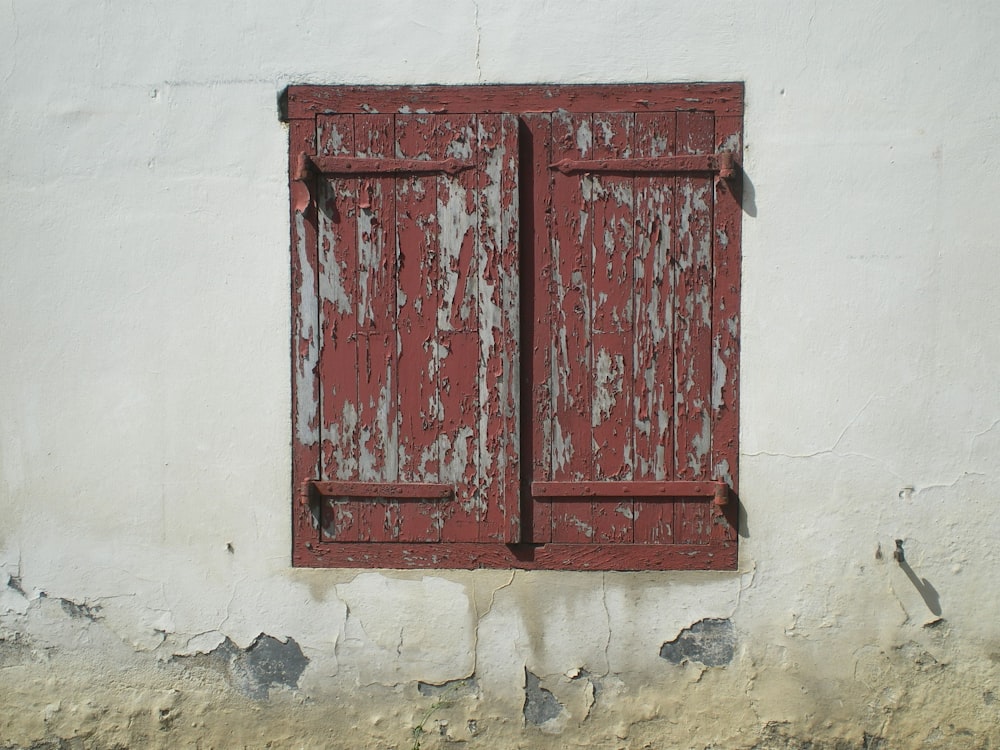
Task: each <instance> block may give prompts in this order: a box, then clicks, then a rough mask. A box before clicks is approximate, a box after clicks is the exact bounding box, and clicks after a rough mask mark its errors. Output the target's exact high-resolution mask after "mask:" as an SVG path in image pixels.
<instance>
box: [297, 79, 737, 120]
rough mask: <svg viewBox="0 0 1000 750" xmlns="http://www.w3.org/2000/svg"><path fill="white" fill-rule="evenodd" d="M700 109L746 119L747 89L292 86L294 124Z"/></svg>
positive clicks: (691, 85)
mask: <svg viewBox="0 0 1000 750" xmlns="http://www.w3.org/2000/svg"><path fill="white" fill-rule="evenodd" d="M609 101H614V103H615V108H616V109H618V110H619V111H635V112H667V111H670V112H672V111H677V110H689V109H699V110H702V111H708V112H715V113H717V114H730V115H736V116H742V114H743V84H742V83H738V82H736V83H669V84H656V83H653V84H627V85H619V86H613V87H612V86H592V85H582V86H573V85H570V86H554V85H545V84H542V85H499V86H398V87H394V86H386V87H375V86H289V87H288V89H287V114H286V118H287V119H289V120H293V119H297V118H311V117H314V116H315V115H317V114H323V113H331V112H339V113H358V114H360V113H362V112H420V111H425V112H429V113H439V114H440V113H444V112H449V113H468V114H485V113H508V112H514V113H522V114H528V113H535V112H555V111H557V110H565V111H568V112H588V113H589V112H601V111H607V109H608V103H609Z"/></svg>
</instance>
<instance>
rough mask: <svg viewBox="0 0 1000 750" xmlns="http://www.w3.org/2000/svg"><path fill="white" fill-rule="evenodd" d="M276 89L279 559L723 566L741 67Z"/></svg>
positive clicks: (728, 519)
mask: <svg viewBox="0 0 1000 750" xmlns="http://www.w3.org/2000/svg"><path fill="white" fill-rule="evenodd" d="M287 105H288V109H287V117H288V121H289V127H290V141H289V147H290V152H289V157H290V174H289V177H290V185H291V187H290V190H291V225H292V261H291V263H292V306H293V321H292V342H293V360H294V362H293V382H292V399H293V406H292V411H293V414H292V416H293V424H294V436H293V451H292V458H293V466H292V476H293V483H294V485H295V487H296V489H297V492H298V494H297V497H296V501H295V503H296V504H295V513H294V518H293V561H294V563H295V564H297V565H318V566H362V567H373V566H375V567H406V568H414V567H470V568H474V567H521V568H546V569H602V570H637V569H679V568H693V569H720V570H721V569H735V567H736V562H737V545H736V541H737V539H736V523H737V520H738V512H737V507H736V503H735V502H734V500H735V492H736V490H737V486H736V479H737V477H736V473H737V471H736V470H737V458H738V447H737V443H738V403H737V398H738V387H737V386H738V369H739V368H738V329H739V282H740V278H739V262H740V255H739V244H740V243H739V240H740V206H739V186H740V178H739V170H738V166H736V161H735V160H736V158H737V157H738V156H739V154H740V151H741V132H742V111H743V88H742V85H741V84H678V85H661V84H649V85H628V86H608V87H603V86H564V87H559V86H481V87H456V88H451V87H437V86H428V87H400V88H393V87H387V88H381V87H376V88H367V87H352V86H334V87H313V86H302V87H292V88H290V89H289V96H288V102H287ZM519 246H520V248H521V250H519ZM521 454H523V456H524V459H523V460H524V462H525V464H522V463H521V459H520V456H521Z"/></svg>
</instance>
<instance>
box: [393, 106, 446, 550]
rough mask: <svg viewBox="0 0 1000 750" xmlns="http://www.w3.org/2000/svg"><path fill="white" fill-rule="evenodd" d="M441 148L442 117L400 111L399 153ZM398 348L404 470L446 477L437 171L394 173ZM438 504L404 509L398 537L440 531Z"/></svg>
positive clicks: (427, 155) (426, 154)
mask: <svg viewBox="0 0 1000 750" xmlns="http://www.w3.org/2000/svg"><path fill="white" fill-rule="evenodd" d="M439 152H440V148H439V144H438V132H437V123H436V122H435V119H434V118H432V117H429V116H427V115H398V116H397V117H396V143H395V153H394V155H398V156H399V157H400V158H406V159H433V158H435V157H436V155H437V154H438V153H439ZM395 187H396V246H395V261H396V264H397V268H398V271H397V289H396V298H395V300H394V305H395V307H396V320H397V335H398V339H397V347H398V349H397V352H396V356H397V358H398V361H399V363H400V365H401V368H400V375H401V377H400V380H399V390H398V398H399V402H398V408H399V448H398V454H399V472H400V474H399V476H400V479H401V480H405V481H411V482H438V481H442V482H443V480H442V479H441V471H440V458H441V452H440V447H439V445H438V442H437V435H438V433H439V431H440V429H441V413H440V398H439V382H438V376H439V373H438V369H439V368H438V345H439V341H438V335H437V325H436V314H437V307H438V300H439V299H440V290H439V288H438V285H437V281H436V278H437V267H438V256H439V253H440V247H439V244H438V235H439V226H438V218H437V201H438V180H437V176H436V175H430V174H412V175H401V176H399V178H398V179H397V180H396V185H395ZM440 513H441V511H440V509H439V508H434V507H432V506H431V504H429V503H417V504H415V505H414V506H408V507H406V508H405V509H402V510H401V514H402V515H401V518H400V527H401V531H400V537H399V538H400V539H401V540H409V539H414V540H420V541H431V540H437V539H439V538H440V523H439V522H435V520H434V516H437V517H438V518H439V517H440Z"/></svg>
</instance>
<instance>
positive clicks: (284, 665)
mask: <svg viewBox="0 0 1000 750" xmlns="http://www.w3.org/2000/svg"><path fill="white" fill-rule="evenodd" d="M177 658H178V659H185V660H187V659H190V660H191V663H198V662H199V661H207V662H208V663H210V664H213V665H215V666H221V667H222V668H223V669H224V671H225V673H226V675H227V676H228V677H229V681H230V682H231V683H232V684H233V686H234V687H235V688H236V689H237V690H239V691H240V692H241V693H243V694H244V695H246V696H247V697H249V698H253V699H254V700H266V699H267V697H268V693H269V690H270V688H271V687H274V686H278V687H288V688H295V687H298V685H299V677H301V676H302V672H304V671H305V668H306V666H307V665H308V664H309V659H308V657H306V656H305V655H304V654H303V653H302V649H301V648H299V644H298V643H296V642H295V639H294V638H289V639H288V640H287V641H286V642H284V643H282V642H281V641H279V640H278V639H277V638H273V637H271V636H269V635H266V634H264V633H261V634H260V635H258V636H257V637H256V638H255V639H254V641H253V643H251V644H250V645H249V646H247V647H246V648H245V649H242V648H240V647H239V646H237V645H236V644H235V643H233V642H232V641H231V640H230V639H229V638H226V640H224V641H223V642H222V643H220V644H219V645H218V646H217V647H216V648H215V649H213V650H212V651H210V652H209V653H207V654H200V655H198V656H181V657H177Z"/></svg>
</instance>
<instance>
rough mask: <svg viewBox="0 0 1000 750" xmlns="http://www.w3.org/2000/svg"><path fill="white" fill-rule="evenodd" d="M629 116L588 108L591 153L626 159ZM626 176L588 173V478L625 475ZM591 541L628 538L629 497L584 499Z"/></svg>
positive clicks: (629, 446) (629, 301)
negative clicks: (588, 503) (588, 509)
mask: <svg viewBox="0 0 1000 750" xmlns="http://www.w3.org/2000/svg"><path fill="white" fill-rule="evenodd" d="M634 126H635V116H634V115H633V114H631V113H595V114H594V115H593V118H592V122H591V127H592V129H593V133H592V135H593V150H592V156H593V158H594V159H597V160H602V159H630V158H631V157H632V155H633V136H634ZM632 183H633V180H632V178H631V177H630V176H621V175H613V174H594V175H592V182H591V189H592V193H591V200H590V220H591V226H592V229H591V248H592V250H591V253H592V255H591V294H590V303H591V309H592V316H591V338H590V347H591V367H592V386H591V387H592V390H591V425H590V426H591V445H592V450H593V474H592V476H593V478H594V479H595V480H604V479H619V480H623V479H631V478H632V462H633V458H634V455H633V452H632V451H633V435H632V432H633V420H632V380H633V365H632V362H633V358H634V351H633V345H632V337H633V333H634V325H633V319H634V314H633V298H632V291H633V288H634V279H633V274H634V268H633V260H632V258H633V252H634V247H633V241H634V236H633V232H634V222H635V219H634V210H633V209H634V203H633V199H634V195H633V185H632ZM591 517H592V519H593V528H594V537H593V541H594V542H595V543H599V542H626V543H627V542H631V541H632V540H633V525H634V524H633V518H634V509H633V501H632V500H631V499H630V498H629V499H624V498H623V499H619V500H617V501H599V500H595V501H594V502H593V503H592V504H591Z"/></svg>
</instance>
